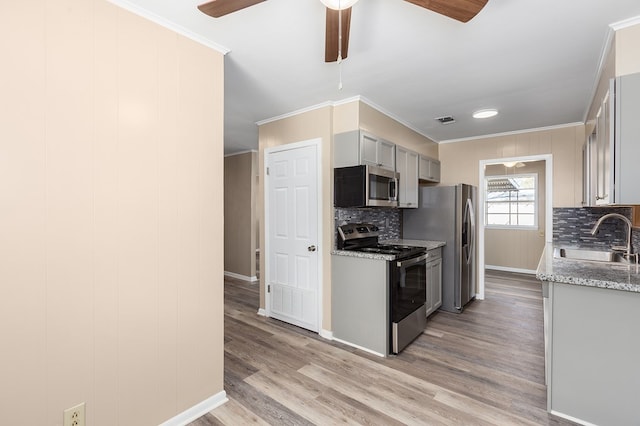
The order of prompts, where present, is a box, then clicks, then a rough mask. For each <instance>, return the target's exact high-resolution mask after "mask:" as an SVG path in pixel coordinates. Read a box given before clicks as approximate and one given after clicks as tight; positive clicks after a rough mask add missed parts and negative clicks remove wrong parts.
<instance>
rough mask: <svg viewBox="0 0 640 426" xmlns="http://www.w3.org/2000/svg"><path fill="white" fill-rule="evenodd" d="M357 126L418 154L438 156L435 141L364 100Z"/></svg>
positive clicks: (361, 104)
mask: <svg viewBox="0 0 640 426" xmlns="http://www.w3.org/2000/svg"><path fill="white" fill-rule="evenodd" d="M359 128H360V129H362V130H366V131H368V132H370V133H373V134H374V135H376V136H378V137H381V138H383V139H386V140H388V141H390V142H393V143H395V144H397V145H401V146H403V147H405V148H407V149H410V150H412V151H415V152H417V153H418V154H422V155H426V156H428V157H431V158H435V159H437V158H438V144H437V143H435V142H433V141H432V140H431V139H428V138H426V137H424V136H422V135H420V134H419V133H417V132H415V131H413V130H411V129H410V128H408V127H406V126H405V125H403V124H402V123H399V122H398V121H396V120H394V119H393V118H391V117H389V116H387V115H385V114H383V113H382V112H380V111H378V110H377V109H375V108H373V107H371V106H370V105H367V104H366V103H364V102H360V113H359ZM336 133H338V132H336Z"/></svg>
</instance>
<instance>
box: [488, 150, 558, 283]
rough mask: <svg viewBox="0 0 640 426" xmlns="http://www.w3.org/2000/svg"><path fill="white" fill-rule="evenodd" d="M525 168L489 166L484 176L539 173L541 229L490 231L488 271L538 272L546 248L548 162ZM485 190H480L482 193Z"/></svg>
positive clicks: (500, 165)
mask: <svg viewBox="0 0 640 426" xmlns="http://www.w3.org/2000/svg"><path fill="white" fill-rule="evenodd" d="M523 164H524V166H523V167H517V168H506V167H505V166H504V165H502V164H498V165H489V166H487V167H486V169H485V176H496V175H499V176H504V175H510V174H527V173H537V175H538V191H537V197H538V229H518V230H514V229H491V228H486V229H485V232H484V244H485V246H484V247H485V258H484V259H485V260H484V261H485V264H486V265H487V267H489V266H496V267H498V268H515V269H524V270H529V271H535V270H536V268H537V267H538V262H539V261H540V256H541V255H542V250H543V249H544V244H545V238H544V237H545V235H544V230H545V206H546V203H545V184H546V179H545V162H544V161H532V162H526V163H523ZM482 188H483V186H481V187H480V190H482Z"/></svg>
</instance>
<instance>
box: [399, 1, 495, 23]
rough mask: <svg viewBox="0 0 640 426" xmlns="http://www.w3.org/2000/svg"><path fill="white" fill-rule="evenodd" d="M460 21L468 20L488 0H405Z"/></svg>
mask: <svg viewBox="0 0 640 426" xmlns="http://www.w3.org/2000/svg"><path fill="white" fill-rule="evenodd" d="M406 1H408V2H409V3H413V4H415V5H417V6H420V7H424V8H425V9H429V10H432V11H434V12H436V13H439V14H441V15H444V16H448V17H449V18H453V19H455V20H457V21H460V22H469V21H470V20H471V18H473V17H474V16H476V15H477V14H478V12H480V11H481V10H482V8H483V7H484V5H485V4H487V1H488V0H406Z"/></svg>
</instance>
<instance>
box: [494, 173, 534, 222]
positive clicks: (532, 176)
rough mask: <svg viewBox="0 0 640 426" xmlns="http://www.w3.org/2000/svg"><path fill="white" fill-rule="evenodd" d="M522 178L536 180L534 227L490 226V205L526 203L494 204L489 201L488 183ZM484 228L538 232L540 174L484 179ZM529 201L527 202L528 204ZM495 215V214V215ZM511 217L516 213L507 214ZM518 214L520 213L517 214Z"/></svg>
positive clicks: (520, 174)
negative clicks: (495, 180)
mask: <svg viewBox="0 0 640 426" xmlns="http://www.w3.org/2000/svg"><path fill="white" fill-rule="evenodd" d="M522 177H533V179H534V183H533V184H534V200H533V225H490V224H489V216H491V214H490V213H489V205H490V204H492V203H495V204H498V203H507V204H513V203H516V204H517V203H524V201H511V202H505V201H499V202H492V201H489V191H488V182H489V180H494V179H509V178H522ZM483 191H484V206H483V208H484V226H485V228H487V229H504V230H512V231H514V230H516V231H517V230H520V231H525V230H526V231H536V230H538V229H539V227H540V226H539V225H540V222H539V212H538V207H539V198H540V188H539V186H538V173H536V172H531V173H518V174H509V175H492V176H485V177H484V188H483ZM528 202H529V201H527V203H528ZM494 214H495V213H494ZM507 214H509V215H511V214H514V213H511V212H509V213H507ZM515 214H518V213H515Z"/></svg>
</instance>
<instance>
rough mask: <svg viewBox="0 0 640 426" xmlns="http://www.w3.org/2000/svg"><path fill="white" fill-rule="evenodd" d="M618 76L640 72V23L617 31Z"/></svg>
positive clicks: (616, 56)
mask: <svg viewBox="0 0 640 426" xmlns="http://www.w3.org/2000/svg"><path fill="white" fill-rule="evenodd" d="M615 45H616V52H617V53H616V55H615V61H616V76H621V75H627V74H633V73H636V72H640V24H638V25H634V26H632V27H627V28H623V29H621V30H618V31H616V36H615Z"/></svg>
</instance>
